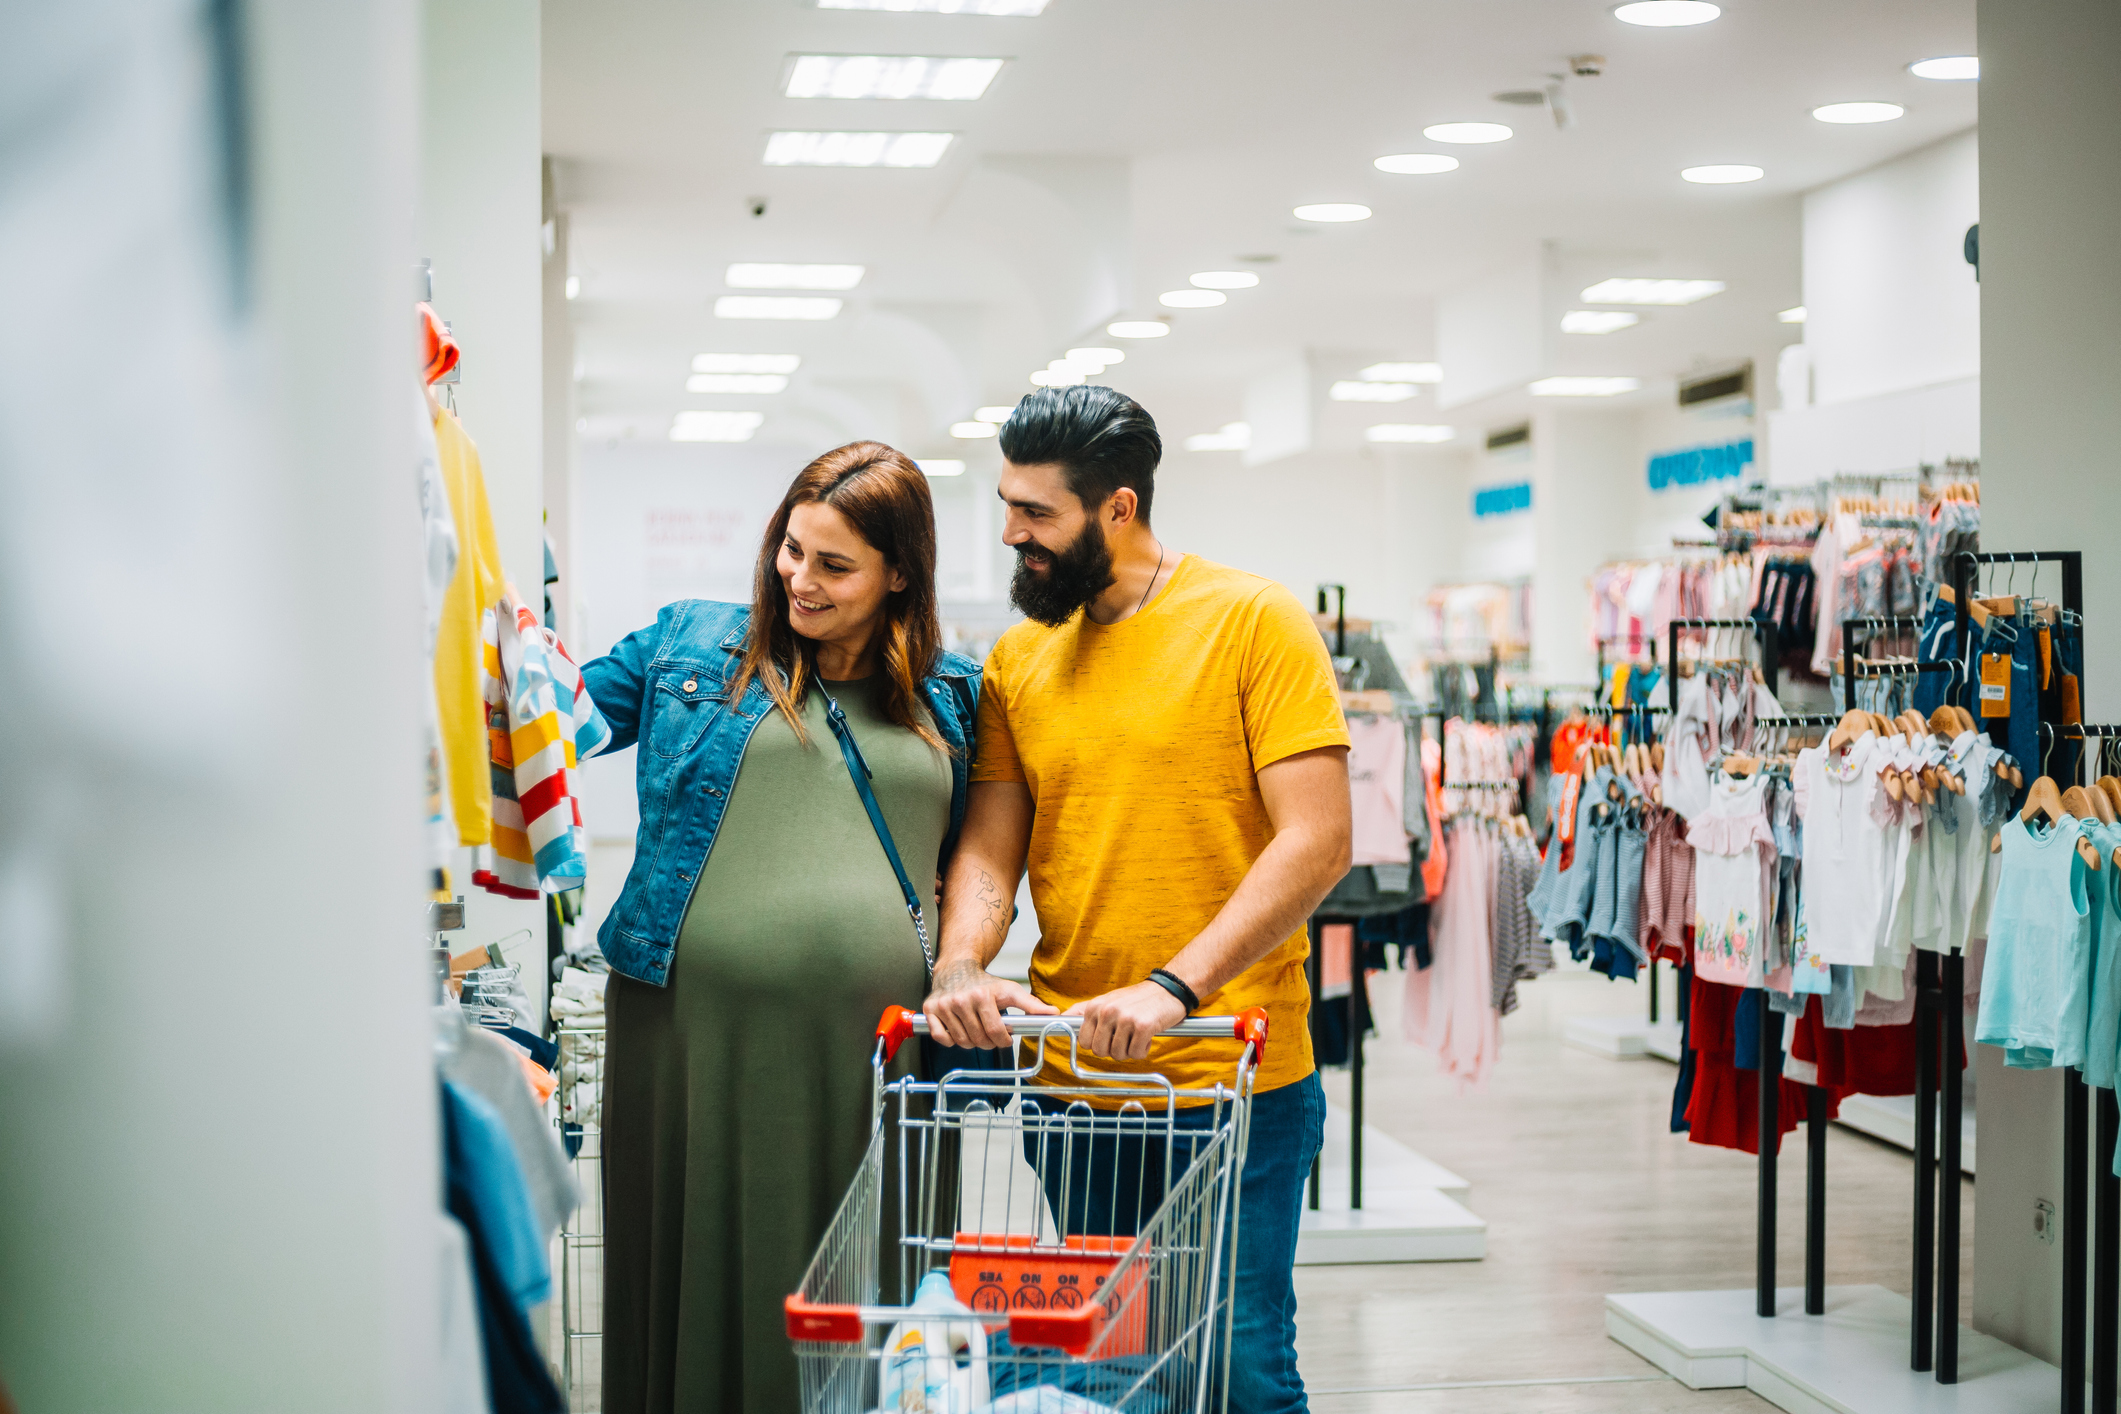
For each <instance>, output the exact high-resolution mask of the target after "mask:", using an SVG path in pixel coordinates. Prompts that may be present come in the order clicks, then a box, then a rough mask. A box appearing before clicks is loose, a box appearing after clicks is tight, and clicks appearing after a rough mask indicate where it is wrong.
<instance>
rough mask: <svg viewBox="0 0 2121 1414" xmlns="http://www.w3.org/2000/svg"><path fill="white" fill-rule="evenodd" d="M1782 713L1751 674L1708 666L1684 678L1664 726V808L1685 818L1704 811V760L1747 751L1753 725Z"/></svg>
mask: <svg viewBox="0 0 2121 1414" xmlns="http://www.w3.org/2000/svg"><path fill="white" fill-rule="evenodd" d="M1781 715H1782V707H1781V704H1779V703H1778V702H1776V701H1775V695H1774V694H1773V693H1771V692H1769V691H1768V690H1767V689H1766V688H1765V687H1763V686H1761V685H1760V684H1759V683H1756V682H1754V681H1753V680H1752V678H1751V677H1750V676H1746V675H1741V674H1731V673H1726V672H1721V671H1716V670H1707V671H1703V672H1697V673H1695V674H1694V676H1693V677H1691V678H1689V679H1687V684H1686V686H1685V687H1683V688H1681V689H1680V691H1679V705H1678V707H1677V709H1676V710H1675V711H1674V712H1673V713H1672V720H1671V722H1670V723H1669V724H1668V725H1667V726H1666V728H1665V739H1664V773H1663V782H1662V784H1663V794H1664V805H1665V808H1666V809H1668V810H1676V811H1678V812H1679V813H1680V814H1681V815H1684V816H1685V817H1686V818H1687V819H1688V820H1692V819H1693V818H1694V817H1695V816H1696V815H1699V814H1700V813H1701V812H1702V811H1704V810H1706V809H1708V808H1709V763H1710V762H1711V761H1713V760H1715V759H1716V758H1717V757H1718V756H1719V755H1720V754H1721V753H1722V752H1725V751H1747V750H1750V749H1752V746H1753V727H1754V723H1755V722H1758V721H1760V720H1762V719H1764V718H1770V717H1779V716H1781Z"/></svg>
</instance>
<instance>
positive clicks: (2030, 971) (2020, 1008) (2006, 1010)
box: [1974, 815, 2092, 1070]
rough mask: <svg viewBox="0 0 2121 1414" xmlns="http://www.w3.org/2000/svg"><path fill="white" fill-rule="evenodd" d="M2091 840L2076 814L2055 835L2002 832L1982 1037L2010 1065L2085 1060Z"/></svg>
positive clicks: (1977, 1031) (1977, 1034)
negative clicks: (2085, 854) (2087, 842)
mask: <svg viewBox="0 0 2121 1414" xmlns="http://www.w3.org/2000/svg"><path fill="white" fill-rule="evenodd" d="M2082 835H2083V827H2082V826H2081V825H2079V824H2078V822H2077V821H2076V820H2075V819H2073V818H2072V817H2070V816H2067V815H2065V816H2063V817H2062V819H2061V820H2060V821H2058V822H2057V823H2056V824H2055V825H2053V826H2052V827H2050V828H2046V829H2036V828H2035V827H2033V826H2032V825H2030V824H2029V823H2027V822H2026V821H2024V820H2012V821H2011V822H2010V823H2008V824H2006V825H2005V826H2004V827H2003V870H2002V875H2001V877H2000V878H1999V879H1998V881H1997V884H1996V898H1995V902H1994V904H1993V905H1992V906H1991V908H1990V910H1989V927H1988V960H1987V963H1986V965H1985V966H1984V967H1983V968H1982V975H1981V1012H1980V1017H1979V1019H1978V1020H1977V1021H1976V1023H1975V1026H1974V1039H1975V1040H1976V1041H1979V1042H1981V1043H1983V1044H1985V1045H1990V1046H2001V1047H2003V1048H2004V1057H2003V1058H2004V1063H2005V1064H2006V1065H2011V1066H2015V1067H2018V1068H2019V1069H2023V1070H2041V1069H2045V1068H2046V1067H2049V1066H2069V1065H2081V1064H2083V1062H2084V1047H2085V1037H2086V1033H2087V1029H2088V1023H2089V1020H2090V1016H2089V1012H2090V1006H2091V990H2092V986H2091V984H2092V968H2091V962H2092V959H2091V917H2090V912H2091V907H2090V897H2089V894H2088V891H2087V887H2086V879H2085V873H2086V868H2085V863H2084V860H2083V858H2082V857H2081V856H2080V855H2079V854H2078V853H2077V841H2078V839H2079V838H2081V837H2082Z"/></svg>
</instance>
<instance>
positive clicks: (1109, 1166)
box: [1024, 1071, 1326, 1414]
mask: <svg viewBox="0 0 2121 1414" xmlns="http://www.w3.org/2000/svg"><path fill="white" fill-rule="evenodd" d="M1213 1122H1214V1112H1213V1107H1212V1106H1202V1107H1197V1108H1193V1109H1186V1110H1181V1111H1179V1119H1178V1127H1179V1128H1180V1130H1182V1131H1184V1130H1191V1131H1193V1132H1194V1133H1196V1134H1199V1135H1201V1136H1202V1138H1205V1137H1206V1134H1207V1130H1208V1126H1210V1125H1211V1124H1212V1123H1213ZM1325 1134H1326V1092H1325V1088H1324V1087H1323V1086H1321V1085H1320V1084H1319V1083H1318V1072H1316V1071H1313V1072H1312V1073H1311V1074H1309V1075H1307V1076H1305V1077H1304V1078H1303V1079H1301V1080H1299V1081H1296V1082H1295V1083H1294V1084H1290V1085H1284V1086H1281V1087H1280V1088H1279V1089H1274V1090H1264V1091H1261V1092H1259V1093H1258V1094H1255V1095H1254V1096H1253V1097H1252V1134H1251V1142H1250V1144H1249V1145H1248V1146H1247V1148H1246V1151H1245V1167H1244V1172H1243V1174H1242V1175H1241V1176H1240V1178H1239V1190H1240V1197H1239V1199H1238V1224H1237V1251H1236V1253H1235V1259H1234V1262H1233V1265H1234V1267H1235V1268H1236V1272H1235V1276H1236V1282H1235V1285H1234V1286H1233V1287H1232V1288H1231V1289H1232V1290H1233V1291H1234V1292H1235V1293H1236V1295H1235V1297H1234V1298H1233V1299H1234V1300H1235V1302H1236V1307H1237V1309H1236V1313H1235V1316H1234V1318H1233V1330H1232V1344H1231V1350H1230V1414H1294V1412H1295V1411H1303V1410H1307V1409H1308V1408H1309V1407H1310V1405H1309V1404H1308V1403H1307V1402H1306V1401H1305V1399H1304V1382H1303V1377H1302V1376H1301V1375H1299V1374H1298V1373H1297V1371H1296V1270H1295V1269H1296V1228H1297V1222H1298V1220H1299V1218H1300V1217H1301V1216H1302V1213H1303V1195H1304V1182H1305V1180H1306V1179H1308V1178H1309V1177H1310V1174H1311V1160H1312V1158H1313V1157H1314V1156H1315V1155H1316V1154H1317V1153H1318V1151H1319V1148H1320V1146H1321V1145H1323V1144H1324V1143H1325ZM1033 1139H1034V1136H1032V1135H1030V1134H1026V1135H1025V1136H1024V1157H1025V1158H1026V1159H1027V1160H1028V1161H1029V1162H1030V1164H1031V1166H1032V1167H1033V1168H1034V1169H1037V1170H1038V1173H1039V1182H1040V1184H1041V1185H1042V1186H1043V1187H1044V1188H1045V1190H1046V1201H1047V1202H1048V1203H1050V1204H1052V1206H1053V1217H1054V1221H1055V1222H1057V1223H1059V1224H1060V1226H1061V1230H1062V1231H1063V1232H1065V1233H1071V1234H1072V1233H1097V1234H1116V1235H1122V1236H1131V1235H1133V1233H1134V1232H1135V1230H1136V1229H1137V1228H1138V1227H1139V1226H1140V1224H1141V1223H1142V1222H1144V1221H1146V1220H1147V1219H1148V1218H1149V1217H1150V1216H1151V1215H1152V1214H1154V1213H1155V1211H1156V1207H1157V1205H1158V1204H1159V1203H1160V1202H1162V1201H1163V1187H1164V1184H1163V1173H1164V1160H1165V1154H1164V1152H1163V1150H1164V1144H1163V1141H1161V1140H1156V1139H1147V1140H1144V1139H1133V1138H1114V1137H1112V1136H1100V1137H1099V1138H1097V1139H1096V1140H1093V1141H1092V1142H1090V1143H1088V1144H1078V1145H1075V1146H1073V1147H1072V1148H1071V1150H1070V1153H1069V1155H1068V1159H1067V1161H1066V1162H1065V1163H1063V1162H1062V1161H1061V1156H1060V1155H1059V1154H1058V1153H1057V1152H1054V1150H1053V1149H1052V1147H1051V1146H1050V1145H1049V1146H1048V1147H1047V1149H1046V1152H1045V1153H1044V1154H1043V1155H1042V1154H1041V1153H1040V1151H1039V1147H1038V1146H1037V1145H1036V1144H1035V1143H1034V1142H1033ZM1195 1142H1199V1141H1195ZM1173 1148H1175V1149H1177V1150H1178V1152H1177V1153H1174V1154H1172V1155H1170V1156H1169V1157H1170V1160H1171V1164H1170V1167H1171V1172H1172V1174H1173V1175H1174V1176H1176V1175H1177V1174H1179V1173H1182V1172H1183V1171H1184V1169H1185V1166H1186V1164H1187V1162H1188V1161H1189V1160H1190V1159H1191V1157H1192V1154H1191V1150H1192V1148H1193V1145H1192V1144H1188V1143H1187V1142H1186V1141H1185V1140H1184V1139H1179V1140H1176V1141H1174V1143H1173ZM1048 1160H1050V1161H1048Z"/></svg>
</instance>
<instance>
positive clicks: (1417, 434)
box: [1362, 422, 1458, 442]
mask: <svg viewBox="0 0 2121 1414" xmlns="http://www.w3.org/2000/svg"><path fill="white" fill-rule="evenodd" d="M1362 435H1363V436H1365V437H1367V438H1369V439H1370V440H1371V441H1372V442H1448V441H1450V440H1451V439H1452V438H1453V437H1456V436H1457V435H1458V430H1457V429H1456V428H1453V427H1429V426H1423V425H1422V424H1421V423H1418V422H1380V423H1378V424H1377V426H1375V427H1372V428H1371V429H1370V430H1369V431H1367V432H1365V433H1363V434H1362Z"/></svg>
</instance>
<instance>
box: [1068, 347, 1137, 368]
mask: <svg viewBox="0 0 2121 1414" xmlns="http://www.w3.org/2000/svg"><path fill="white" fill-rule="evenodd" d="M1068 357H1069V358H1072V359H1075V360H1076V361H1078V362H1082V363H1102V364H1108V365H1109V364H1114V363H1125V362H1126V361H1127V356H1126V355H1125V354H1123V353H1121V352H1120V351H1119V350H1118V349H1070V350H1068Z"/></svg>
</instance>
